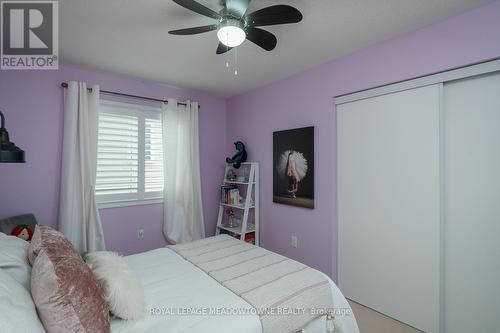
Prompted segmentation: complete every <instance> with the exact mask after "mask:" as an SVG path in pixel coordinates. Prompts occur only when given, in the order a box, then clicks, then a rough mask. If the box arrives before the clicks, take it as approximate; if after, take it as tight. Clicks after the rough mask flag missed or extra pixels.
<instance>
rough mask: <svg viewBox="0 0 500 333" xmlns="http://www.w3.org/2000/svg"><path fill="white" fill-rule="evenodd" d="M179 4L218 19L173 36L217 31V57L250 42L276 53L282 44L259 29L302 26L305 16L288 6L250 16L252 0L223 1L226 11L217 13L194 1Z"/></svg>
mask: <svg viewBox="0 0 500 333" xmlns="http://www.w3.org/2000/svg"><path fill="white" fill-rule="evenodd" d="M173 1H174V2H175V3H177V4H178V5H180V6H182V7H184V8H187V9H189V10H192V11H193V12H196V13H198V14H201V15H204V16H208V17H211V18H213V19H216V20H217V21H218V22H217V23H216V24H211V25H204V26H201V27H194V28H187V29H180V30H172V31H169V33H170V34H172V35H196V34H200V33H204V32H209V31H213V30H217V37H218V38H219V46H218V47H217V54H222V53H225V52H227V51H229V50H231V49H232V48H233V47H236V46H239V45H240V44H241V43H243V42H244V41H245V39H248V40H249V41H251V42H253V43H255V44H257V45H258V46H260V47H261V48H263V49H264V50H266V51H272V50H274V48H275V47H276V44H277V43H278V41H277V39H276V36H274V35H273V34H272V33H270V32H268V31H266V30H262V29H259V28H257V27H261V26H267V25H276V24H287V23H298V22H300V21H302V14H301V13H300V12H299V11H298V10H297V9H295V8H293V7H291V6H287V5H276V6H271V7H266V8H263V9H260V10H257V11H255V12H253V13H250V14H246V12H247V9H248V6H249V5H250V1H251V0H223V1H221V5H222V9H221V10H220V11H219V12H218V13H217V12H215V11H213V10H211V9H210V8H207V7H205V6H203V5H202V4H200V3H198V2H196V1H194V0H173Z"/></svg>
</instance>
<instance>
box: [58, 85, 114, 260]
mask: <svg viewBox="0 0 500 333" xmlns="http://www.w3.org/2000/svg"><path fill="white" fill-rule="evenodd" d="M98 108H99V86H93V87H92V92H88V91H87V85H86V84H85V83H84V82H74V81H72V82H69V84H68V89H67V90H66V95H65V99H64V137H63V156H62V171H61V192H60V198H59V230H60V231H61V232H62V233H63V234H64V235H65V236H66V237H67V238H68V240H69V241H70V242H71V243H72V244H73V246H74V247H75V249H76V250H77V251H79V252H80V253H85V252H94V251H101V250H105V245H104V234H103V231H102V225H101V220H100V217H99V211H98V209H97V204H96V199H95V182H96V169H97V128H98V124H97V117H98Z"/></svg>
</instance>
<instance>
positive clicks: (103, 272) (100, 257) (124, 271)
mask: <svg viewBox="0 0 500 333" xmlns="http://www.w3.org/2000/svg"><path fill="white" fill-rule="evenodd" d="M85 261H86V262H87V265H89V267H90V269H91V270H92V271H93V272H94V275H95V277H96V279H97V280H98V281H99V283H101V285H102V287H103V289H104V294H105V298H106V301H107V302H108V305H109V310H110V311H111V313H113V314H114V315H115V316H117V317H120V318H122V319H127V320H135V319H140V318H142V317H143V316H144V314H145V305H144V290H143V288H142V285H141V282H140V281H139V279H138V278H137V277H136V276H135V275H134V273H133V272H132V271H131V270H130V269H129V267H128V265H127V263H126V262H125V260H124V259H123V258H122V257H121V256H120V255H119V254H117V253H115V252H107V251H99V252H93V253H89V254H87V256H86V257H85Z"/></svg>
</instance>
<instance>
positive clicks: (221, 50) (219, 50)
mask: <svg viewBox="0 0 500 333" xmlns="http://www.w3.org/2000/svg"><path fill="white" fill-rule="evenodd" d="M231 49H232V47H229V46H226V45H224V44H222V43H221V42H219V46H217V52H216V53H217V54H222V53H226V52H227V51H229V50H231Z"/></svg>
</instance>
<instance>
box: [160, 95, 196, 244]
mask: <svg viewBox="0 0 500 333" xmlns="http://www.w3.org/2000/svg"><path fill="white" fill-rule="evenodd" d="M186 104H187V106H184V105H179V104H178V103H177V101H176V100H174V99H171V100H168V104H164V105H163V117H162V119H163V140H164V142H163V148H164V149H163V151H164V155H163V157H164V158H163V161H164V170H165V171H164V172H165V177H164V179H165V186H164V190H163V191H164V200H165V203H164V223H163V233H164V234H165V237H166V238H167V240H168V241H169V242H170V243H172V244H178V243H185V242H190V241H193V240H197V239H201V238H204V237H205V225H204V223H203V207H202V199H201V181H200V156H199V135H198V103H196V102H189V101H188V102H187V103H186Z"/></svg>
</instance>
